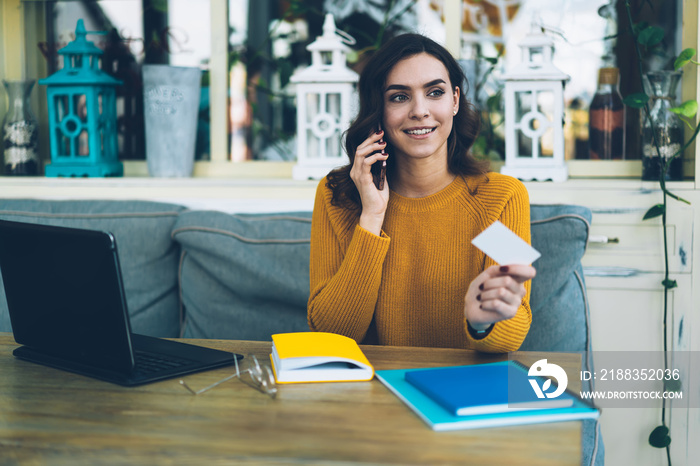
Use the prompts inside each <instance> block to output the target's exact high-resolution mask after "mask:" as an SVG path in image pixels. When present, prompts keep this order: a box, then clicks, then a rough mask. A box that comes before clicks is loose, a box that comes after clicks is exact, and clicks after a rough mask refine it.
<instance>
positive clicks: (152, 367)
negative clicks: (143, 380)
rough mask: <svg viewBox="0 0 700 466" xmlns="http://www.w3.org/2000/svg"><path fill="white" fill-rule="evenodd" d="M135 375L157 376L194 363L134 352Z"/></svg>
mask: <svg viewBox="0 0 700 466" xmlns="http://www.w3.org/2000/svg"><path fill="white" fill-rule="evenodd" d="M134 362H135V365H134V370H133V371H132V374H133V375H141V374H155V373H157V372H162V371H168V370H172V369H176V368H178V367H182V366H186V365H187V364H190V363H191V362H192V361H190V360H188V359H179V358H176V357H173V356H166V355H164V354H157V353H147V352H145V351H138V350H137V351H134Z"/></svg>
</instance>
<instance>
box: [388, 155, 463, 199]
mask: <svg viewBox="0 0 700 466" xmlns="http://www.w3.org/2000/svg"><path fill="white" fill-rule="evenodd" d="M454 179H455V175H453V174H452V173H450V172H449V171H448V170H447V161H446V160H444V159H443V160H440V159H436V158H427V159H418V160H416V159H408V160H407V159H403V160H401V162H400V163H399V164H398V166H397V167H396V170H395V171H394V172H393V176H392V179H391V180H390V184H389V186H391V189H392V190H393V191H395V192H396V193H398V194H400V195H401V196H404V197H414V198H416V197H426V196H430V195H431V194H435V193H438V192H440V191H442V190H443V189H445V188H446V187H447V186H449V184H450V183H452V181H454Z"/></svg>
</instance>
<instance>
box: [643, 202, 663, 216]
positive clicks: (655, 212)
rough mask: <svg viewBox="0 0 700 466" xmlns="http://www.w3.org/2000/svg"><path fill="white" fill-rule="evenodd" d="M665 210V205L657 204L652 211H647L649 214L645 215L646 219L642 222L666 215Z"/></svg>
mask: <svg viewBox="0 0 700 466" xmlns="http://www.w3.org/2000/svg"><path fill="white" fill-rule="evenodd" d="M665 210H666V208H665V207H664V205H663V204H656V205H655V206H653V207H652V208H651V209H649V210H647V213H646V214H644V218H643V219H642V220H649V219H650V218H655V217H659V216H661V215H663V214H664V212H665Z"/></svg>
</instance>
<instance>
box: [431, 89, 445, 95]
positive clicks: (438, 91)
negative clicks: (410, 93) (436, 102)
mask: <svg viewBox="0 0 700 466" xmlns="http://www.w3.org/2000/svg"><path fill="white" fill-rule="evenodd" d="M444 94H445V91H443V90H442V89H433V90H432V91H430V93H429V94H428V95H429V96H431V97H440V96H442V95H444Z"/></svg>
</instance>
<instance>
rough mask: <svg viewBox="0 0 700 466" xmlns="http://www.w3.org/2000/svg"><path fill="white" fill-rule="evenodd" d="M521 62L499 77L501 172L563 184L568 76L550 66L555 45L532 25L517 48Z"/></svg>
mask: <svg viewBox="0 0 700 466" xmlns="http://www.w3.org/2000/svg"><path fill="white" fill-rule="evenodd" d="M519 46H520V47H521V48H522V52H523V61H522V63H520V64H519V65H518V66H516V67H515V68H514V69H513V70H512V71H511V72H509V73H506V74H505V75H504V76H503V79H504V80H505V96H506V101H505V105H506V164H505V166H503V168H501V173H504V174H506V175H510V176H513V177H516V178H520V179H521V180H526V181H529V180H537V181H546V180H552V181H566V179H567V177H568V171H567V167H566V164H565V162H564V85H565V83H566V81H568V80H569V76H568V75H567V74H565V73H564V72H562V71H561V70H559V69H558V68H557V67H556V66H554V65H553V64H552V54H553V53H554V42H553V41H552V40H551V39H550V38H549V37H547V36H546V35H545V34H543V33H542V31H541V29H540V28H539V27H536V26H534V25H533V32H531V33H530V34H529V35H528V36H527V37H526V38H525V39H524V40H523V41H522V42H521V43H520V44H519Z"/></svg>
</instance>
